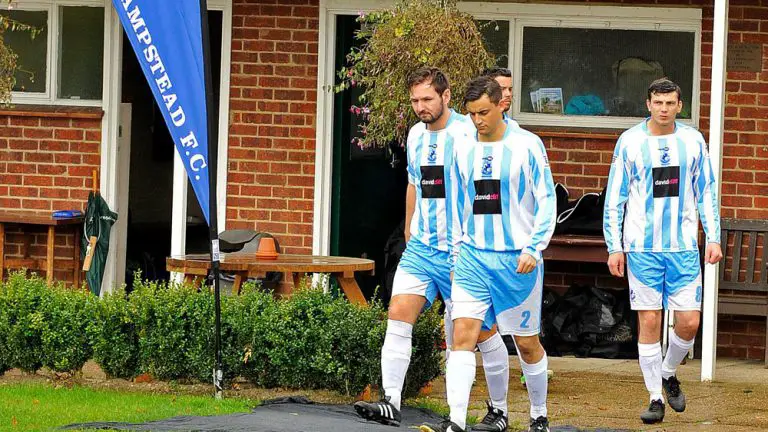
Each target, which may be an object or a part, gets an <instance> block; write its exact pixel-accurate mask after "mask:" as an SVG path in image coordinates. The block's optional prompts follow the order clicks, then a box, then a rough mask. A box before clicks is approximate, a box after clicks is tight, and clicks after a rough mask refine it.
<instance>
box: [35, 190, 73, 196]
mask: <svg viewBox="0 0 768 432" xmlns="http://www.w3.org/2000/svg"><path fill="white" fill-rule="evenodd" d="M40 197H41V198H69V191H68V190H66V189H56V188H42V189H40Z"/></svg>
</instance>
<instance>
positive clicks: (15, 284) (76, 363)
mask: <svg viewBox="0 0 768 432" xmlns="http://www.w3.org/2000/svg"><path fill="white" fill-rule="evenodd" d="M221 308H222V349H223V357H222V361H223V363H224V373H225V378H226V379H227V380H231V379H232V378H234V377H237V376H240V377H243V378H245V379H247V380H248V381H250V382H252V383H254V384H256V385H258V386H262V387H286V388H303V389H330V390H335V391H338V392H342V393H345V394H351V395H354V394H358V393H360V392H361V391H362V390H363V389H364V388H365V386H366V385H368V384H371V383H373V384H376V383H379V381H380V378H381V369H380V350H381V345H382V343H383V340H384V331H385V328H386V311H384V309H383V308H382V307H381V305H380V304H378V303H376V304H373V305H371V307H367V308H363V307H359V306H356V305H352V304H350V303H349V302H347V301H346V300H345V299H343V298H334V297H333V296H331V295H328V294H324V293H323V292H322V291H321V290H319V289H301V290H299V291H297V292H296V293H295V294H294V295H293V296H292V297H291V298H290V299H287V300H276V299H275V298H274V297H273V295H272V294H271V293H269V292H265V291H262V290H260V289H258V287H255V286H253V285H248V284H246V286H244V287H243V290H242V293H241V295H239V296H234V297H230V296H223V297H222V303H221ZM440 318H441V317H440V315H439V314H438V313H437V310H436V308H432V309H431V310H430V311H428V312H427V313H425V314H424V316H423V317H422V318H421V319H420V320H419V322H418V323H417V325H416V327H415V329H414V344H413V357H412V360H411V367H410V370H409V375H408V377H407V382H406V394H407V395H415V394H416V392H418V390H419V389H420V388H421V387H422V386H423V385H425V384H426V383H427V382H429V381H431V380H432V379H434V378H435V377H437V376H438V375H439V373H440V351H439V350H438V344H439V342H440V340H441V332H440ZM213 324H214V299H213V295H212V294H211V293H210V292H209V290H203V291H199V290H197V289H195V288H193V287H190V286H186V285H175V284H172V285H170V286H169V285H168V284H166V283H157V282H144V281H141V280H139V279H137V280H136V281H135V282H134V291H133V292H132V293H131V294H130V295H126V293H125V292H123V291H116V292H114V293H112V294H109V295H106V296H104V297H103V298H102V299H100V300H99V299H97V298H95V297H93V296H90V295H88V294H87V293H84V292H81V291H73V290H67V289H64V288H62V287H58V286H57V287H53V288H49V287H47V285H46V282H45V281H44V280H42V279H40V278H38V277H32V278H26V277H25V276H24V275H23V274H21V273H15V274H12V275H11V276H10V277H9V279H8V281H6V282H3V283H2V284H0V374H1V373H3V372H4V371H6V370H7V369H9V368H12V367H18V368H21V369H23V370H25V371H29V372H32V371H35V370H37V369H39V368H40V367H41V366H45V367H48V368H50V369H52V370H56V371H77V370H79V369H80V368H82V366H83V363H84V362H85V361H86V360H87V359H88V358H93V360H94V361H96V362H97V363H98V364H99V365H100V366H101V368H102V369H103V370H104V372H105V373H107V374H108V375H109V376H111V377H121V378H132V377H135V376H136V375H138V374H140V373H145V372H146V373H150V374H152V375H153V376H155V377H157V378H158V379H162V380H182V381H184V380H195V381H201V382H210V381H211V379H212V371H213V366H214V365H213V363H214V358H213V355H212V353H213V343H214V325H213Z"/></svg>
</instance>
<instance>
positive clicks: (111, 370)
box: [88, 289, 139, 378]
mask: <svg viewBox="0 0 768 432" xmlns="http://www.w3.org/2000/svg"><path fill="white" fill-rule="evenodd" d="M134 316H135V313H134V309H133V307H132V304H130V303H128V300H127V299H126V293H125V291H124V290H123V289H119V290H115V291H113V292H112V293H109V294H105V295H104V297H103V298H102V299H101V301H99V302H97V303H96V305H95V307H94V314H93V320H92V321H91V325H89V326H88V338H89V339H90V341H91V344H92V347H93V360H94V361H96V363H98V364H99V365H100V366H101V369H102V370H103V371H104V373H106V374H107V376H109V377H114V378H133V377H135V376H136V375H138V374H139V336H138V333H137V331H136V323H135V320H134Z"/></svg>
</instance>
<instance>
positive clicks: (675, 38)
mask: <svg viewBox="0 0 768 432" xmlns="http://www.w3.org/2000/svg"><path fill="white" fill-rule="evenodd" d="M694 37H695V34H694V33H692V32H670V31H651V30H610V29H575V28H548V27H526V28H525V29H524V30H523V71H522V95H523V97H521V102H520V105H521V106H520V110H521V112H528V113H532V112H541V113H551V114H565V115H603V116H623V117H645V116H646V115H647V114H648V110H647V108H646V105H645V100H646V99H647V89H648V85H649V84H650V83H651V82H652V81H653V80H654V79H656V78H661V77H665V76H666V77H669V79H671V80H672V81H675V82H676V83H677V84H679V85H680V87H681V89H682V92H683V111H682V113H681V114H680V116H679V117H680V118H688V119H689V118H691V109H690V103H691V94H692V88H693V65H694V55H695V52H694ZM542 89H543V90H542ZM537 91H538V93H536V92H537Z"/></svg>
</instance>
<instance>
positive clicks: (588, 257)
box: [542, 234, 608, 263]
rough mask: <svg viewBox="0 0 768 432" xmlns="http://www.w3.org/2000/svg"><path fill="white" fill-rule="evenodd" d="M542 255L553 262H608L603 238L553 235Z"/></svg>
mask: <svg viewBox="0 0 768 432" xmlns="http://www.w3.org/2000/svg"><path fill="white" fill-rule="evenodd" d="M542 255H543V257H544V259H548V260H553V261H576V262H598V263H607V262H608V248H607V247H606V246H605V239H604V238H603V236H587V235H574V234H559V235H553V236H552V239H551V240H550V241H549V247H547V248H546V249H544V252H543V254H542Z"/></svg>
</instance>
